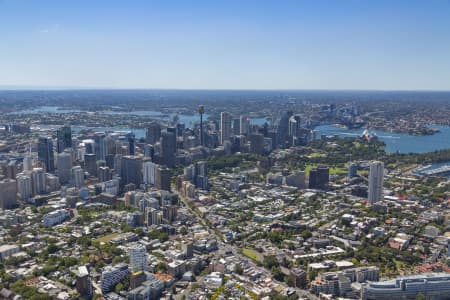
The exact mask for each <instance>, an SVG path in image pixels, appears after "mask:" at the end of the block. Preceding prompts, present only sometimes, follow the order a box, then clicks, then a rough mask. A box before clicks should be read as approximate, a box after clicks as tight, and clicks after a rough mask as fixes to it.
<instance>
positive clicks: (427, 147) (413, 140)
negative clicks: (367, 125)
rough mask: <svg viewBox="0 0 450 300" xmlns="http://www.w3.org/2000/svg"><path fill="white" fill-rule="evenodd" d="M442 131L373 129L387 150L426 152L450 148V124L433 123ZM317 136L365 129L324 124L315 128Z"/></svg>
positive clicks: (356, 134) (352, 134) (359, 133)
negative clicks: (398, 131)
mask: <svg viewBox="0 0 450 300" xmlns="http://www.w3.org/2000/svg"><path fill="white" fill-rule="evenodd" d="M430 127H432V128H436V129H439V131H440V132H438V133H436V134H433V135H410V134H407V133H395V132H387V131H383V130H373V131H371V133H375V134H376V135H377V136H378V138H379V139H380V140H381V141H383V142H384V143H385V144H386V152H390V153H393V152H399V153H425V152H433V151H436V150H443V149H450V126H440V125H432V126H430ZM314 130H315V131H316V132H317V136H318V137H320V136H321V135H337V136H340V137H349V136H353V137H357V136H360V135H361V134H362V133H363V132H364V129H345V128H340V127H336V126H333V125H322V126H318V127H316V128H315V129H314Z"/></svg>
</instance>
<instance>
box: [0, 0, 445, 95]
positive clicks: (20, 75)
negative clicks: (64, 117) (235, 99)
mask: <svg viewBox="0 0 450 300" xmlns="http://www.w3.org/2000/svg"><path fill="white" fill-rule="evenodd" d="M0 86H3V87H8V86H24V87H52V88H54V87H69V88H70V87H84V88H89V87H94V88H181V89H382V90H422V89H424V90H450V0H422V1H415V0H407V1H406V0H405V1H402V0H396V1H394V0H389V1H388V0H386V1H385V0H373V1H363V0H329V1H325V0H310V1H306V0H294V1H281V0H279V1H269V0H259V1H252V0H240V1H234V0H226V1H225V0H224V1H219V0H217V1H215V0H209V1H149V0H147V1H134V0H127V1H125V0H122V1H115V0H108V1H103V0H89V1H88V0H53V1H50V0H38V1H37V0H36V1H34V0H0Z"/></svg>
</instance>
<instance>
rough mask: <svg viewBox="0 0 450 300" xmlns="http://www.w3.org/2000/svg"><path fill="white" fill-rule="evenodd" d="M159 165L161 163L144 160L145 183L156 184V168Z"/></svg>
mask: <svg viewBox="0 0 450 300" xmlns="http://www.w3.org/2000/svg"><path fill="white" fill-rule="evenodd" d="M158 167H159V165H157V164H155V163H153V162H151V161H144V163H143V164H142V169H143V170H142V172H143V175H144V176H143V177H144V178H143V179H144V183H145V184H151V185H155V176H156V169H157V168H158Z"/></svg>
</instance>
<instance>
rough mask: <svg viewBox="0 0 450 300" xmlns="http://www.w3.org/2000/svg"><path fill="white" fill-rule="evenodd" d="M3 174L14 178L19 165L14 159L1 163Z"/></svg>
mask: <svg viewBox="0 0 450 300" xmlns="http://www.w3.org/2000/svg"><path fill="white" fill-rule="evenodd" d="M1 167H2V172H3V175H4V176H5V177H6V178H9V179H15V178H16V176H17V173H19V167H18V165H17V162H16V161H15V160H11V161H9V162H5V163H1Z"/></svg>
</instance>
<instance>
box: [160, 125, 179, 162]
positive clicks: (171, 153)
mask: <svg viewBox="0 0 450 300" xmlns="http://www.w3.org/2000/svg"><path fill="white" fill-rule="evenodd" d="M176 152H177V136H176V134H175V132H174V131H173V130H172V129H170V130H169V128H167V131H165V132H163V133H162V135H161V158H162V162H163V163H164V164H165V165H166V166H168V167H173V166H175V164H176V161H175V159H176Z"/></svg>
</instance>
